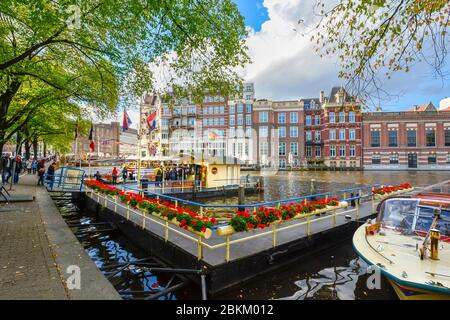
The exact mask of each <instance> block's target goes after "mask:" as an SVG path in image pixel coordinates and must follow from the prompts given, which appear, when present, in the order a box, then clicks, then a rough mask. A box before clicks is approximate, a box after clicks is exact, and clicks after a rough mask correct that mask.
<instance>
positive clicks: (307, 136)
mask: <svg viewBox="0 0 450 320" xmlns="http://www.w3.org/2000/svg"><path fill="white" fill-rule="evenodd" d="M311 140H312V133H311V131H306V141H311Z"/></svg>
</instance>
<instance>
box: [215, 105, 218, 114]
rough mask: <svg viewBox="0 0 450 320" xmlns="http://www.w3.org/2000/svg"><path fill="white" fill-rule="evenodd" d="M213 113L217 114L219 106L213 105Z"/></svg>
mask: <svg viewBox="0 0 450 320" xmlns="http://www.w3.org/2000/svg"><path fill="white" fill-rule="evenodd" d="M214 114H219V106H215V107H214Z"/></svg>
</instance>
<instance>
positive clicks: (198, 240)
mask: <svg viewBox="0 0 450 320" xmlns="http://www.w3.org/2000/svg"><path fill="white" fill-rule="evenodd" d="M378 186H381V185H380V184H377V185H374V186H367V187H359V188H352V189H343V190H338V192H339V191H342V192H344V191H347V192H348V191H350V190H355V189H357V190H359V191H358V194H360V193H361V191H360V190H364V189H371V192H370V195H369V196H370V201H371V208H372V211H371V213H372V214H373V213H374V212H375V211H374V210H375V199H374V194H373V192H372V191H373V189H374V188H375V187H378ZM136 191H137V192H139V193H141V192H143V191H142V190H140V189H137V190H136ZM89 193H90V197H91V198H92V199H94V196H96V197H97V202H98V203H100V204H101V200H102V201H104V206H105V207H108V204H109V203H112V204H113V205H114V207H113V209H114V212H116V213H117V214H120V213H119V212H117V208H118V207H121V208H123V209H125V211H126V214H125V217H126V219H127V220H130V214H131V213H133V214H135V215H137V216H138V217H140V219H141V227H142V228H143V229H145V228H146V225H147V224H146V223H147V221H148V222H151V223H154V224H156V225H159V226H161V227H163V228H164V239H165V241H166V242H167V241H168V240H169V231H172V232H174V233H176V234H178V235H180V236H181V237H183V238H185V239H188V240H190V241H192V242H193V243H195V244H196V245H197V259H198V260H201V259H202V258H203V257H204V256H203V251H204V248H206V249H208V250H216V249H219V248H222V247H225V261H226V262H229V261H230V249H231V245H233V244H237V243H241V242H246V241H249V240H252V239H257V238H260V237H264V236H269V235H271V236H272V247H276V246H277V233H279V232H282V231H285V230H289V229H292V228H300V227H303V226H305V225H306V236H307V237H310V236H311V234H312V232H311V224H313V223H317V222H320V221H324V220H328V219H332V221H333V224H332V227H336V225H337V217H339V216H342V215H346V216H347V215H350V216H354V219H355V220H359V215H360V214H359V210H360V201H361V200H363V197H362V196H359V195H358V196H355V197H351V198H345V199H341V200H345V201H348V202H350V201H354V202H355V207H354V208H352V209H347V210H344V209H340V208H335V209H334V210H333V209H332V210H331V211H330V212H332V213H331V214H328V213H330V212H327V215H326V216H319V217H314V216H315V215H317V213H314V212H312V213H310V214H307V215H305V216H304V217H302V218H301V219H293V220H290V221H289V222H285V223H282V224H272V225H271V230H270V231H263V230H262V232H259V233H256V234H253V235H249V236H243V237H240V238H238V239H234V240H232V239H231V236H232V235H233V234H230V235H227V236H225V241H224V242H221V243H217V244H209V243H208V242H205V240H204V239H203V236H201V235H197V237H194V236H192V235H190V234H188V233H187V232H188V231H184V230H183V229H181V228H178V227H172V226H171V225H170V223H169V222H168V221H164V220H161V219H159V218H157V217H155V216H152V215H151V214H147V213H145V212H144V211H140V210H136V209H134V208H131V207H130V206H129V205H128V204H127V205H124V204H122V203H121V202H120V201H118V197H117V196H115V197H110V196H107V195H103V194H100V193H99V192H95V191H93V190H92V189H90V190H89V191H88V196H89ZM146 193H149V192H146ZM150 194H152V195H153V196H154V197H155V198H156V199H157V200H158V201H159V200H160V199H165V200H167V201H173V202H174V204H175V205H176V206H178V204H179V203H184V204H186V205H191V206H197V207H198V208H199V209H200V215H201V216H203V211H204V209H205V208H230V209H231V208H237V209H239V210H242V209H244V208H253V210H254V211H256V210H257V208H258V207H261V206H269V205H278V206H280V205H281V204H282V203H295V202H302V203H304V204H306V203H307V202H308V200H311V199H318V198H319V197H323V198H325V199H327V198H328V197H329V196H330V195H331V194H332V193H331V192H325V193H320V194H314V195H307V196H302V197H296V198H290V199H283V200H277V201H268V202H263V203H257V204H248V205H209V204H202V203H198V202H194V201H189V200H185V199H180V198H177V197H173V196H168V195H162V194H158V193H151V192H150ZM100 199H101V200H100ZM94 200H95V199H94ZM337 210H342V211H341V212H337ZM226 225H228V223H222V224H218V225H216V226H214V227H212V228H211V229H212V230H215V229H217V228H219V227H221V226H226ZM255 231H259V230H255ZM236 234H238V235H243V233H236Z"/></svg>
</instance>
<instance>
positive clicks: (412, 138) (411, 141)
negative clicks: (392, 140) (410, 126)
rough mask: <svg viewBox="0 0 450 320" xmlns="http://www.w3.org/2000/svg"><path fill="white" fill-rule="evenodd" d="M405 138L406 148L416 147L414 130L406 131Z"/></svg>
mask: <svg viewBox="0 0 450 320" xmlns="http://www.w3.org/2000/svg"><path fill="white" fill-rule="evenodd" d="M406 136H407V140H408V142H407V143H408V147H415V146H416V140H417V138H416V130H408V131H406Z"/></svg>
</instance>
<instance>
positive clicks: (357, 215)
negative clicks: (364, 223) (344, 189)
mask: <svg viewBox="0 0 450 320" xmlns="http://www.w3.org/2000/svg"><path fill="white" fill-rule="evenodd" d="M358 220H359V203H358V201H356V221H358Z"/></svg>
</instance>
